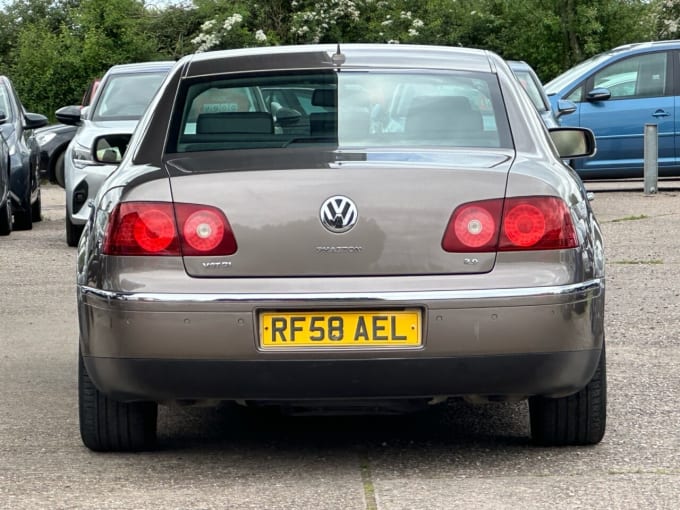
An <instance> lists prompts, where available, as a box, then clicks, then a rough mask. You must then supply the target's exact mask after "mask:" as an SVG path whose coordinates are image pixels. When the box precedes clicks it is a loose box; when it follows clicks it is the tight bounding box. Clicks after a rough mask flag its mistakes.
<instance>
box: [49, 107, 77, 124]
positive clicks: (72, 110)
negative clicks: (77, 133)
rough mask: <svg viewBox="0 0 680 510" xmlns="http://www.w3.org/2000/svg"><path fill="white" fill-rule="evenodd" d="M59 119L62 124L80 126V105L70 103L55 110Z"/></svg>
mask: <svg viewBox="0 0 680 510" xmlns="http://www.w3.org/2000/svg"><path fill="white" fill-rule="evenodd" d="M54 115H55V117H57V120H58V121H59V122H61V123H62V124H69V125H71V126H78V125H79V124H80V115H81V113H80V106H78V105H69V106H63V107H61V108H59V109H58V110H57V111H56V112H54Z"/></svg>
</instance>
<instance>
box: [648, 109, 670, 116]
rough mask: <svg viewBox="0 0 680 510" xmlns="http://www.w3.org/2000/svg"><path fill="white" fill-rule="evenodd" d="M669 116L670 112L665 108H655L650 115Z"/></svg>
mask: <svg viewBox="0 0 680 510" xmlns="http://www.w3.org/2000/svg"><path fill="white" fill-rule="evenodd" d="M670 116H671V114H670V113H668V112H667V111H665V110H657V111H655V112H654V113H652V117H670Z"/></svg>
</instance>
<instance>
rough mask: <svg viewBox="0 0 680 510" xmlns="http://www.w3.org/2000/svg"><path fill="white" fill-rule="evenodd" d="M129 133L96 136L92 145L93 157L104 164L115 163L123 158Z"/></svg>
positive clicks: (128, 141)
mask: <svg viewBox="0 0 680 510" xmlns="http://www.w3.org/2000/svg"><path fill="white" fill-rule="evenodd" d="M131 136H132V135H131V134H109V135H102V136H98V137H97V138H95V139H94V143H93V146H92V154H93V159H94V160H95V161H96V162H97V163H103V164H105V165H117V164H118V163H120V162H121V161H122V160H123V156H124V155H125V151H126V150H127V147H128V144H129V143H130V137H131Z"/></svg>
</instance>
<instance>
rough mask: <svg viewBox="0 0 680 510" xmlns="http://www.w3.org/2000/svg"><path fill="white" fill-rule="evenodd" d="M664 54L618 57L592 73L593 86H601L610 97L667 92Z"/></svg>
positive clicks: (640, 95) (636, 96) (653, 94)
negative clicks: (617, 60) (613, 62)
mask: <svg viewBox="0 0 680 510" xmlns="http://www.w3.org/2000/svg"><path fill="white" fill-rule="evenodd" d="M666 60H667V59H666V53H665V52H661V53H649V54H645V55H638V56H635V57H630V58H627V59H625V60H621V61H619V62H616V63H615V64H612V65H610V66H608V67H606V68H604V69H603V70H602V71H599V72H598V73H596V74H595V76H594V87H595V88H598V87H604V88H606V89H609V91H610V92H611V95H612V96H611V97H612V99H627V98H642V97H657V96H664V95H666V74H667V73H666Z"/></svg>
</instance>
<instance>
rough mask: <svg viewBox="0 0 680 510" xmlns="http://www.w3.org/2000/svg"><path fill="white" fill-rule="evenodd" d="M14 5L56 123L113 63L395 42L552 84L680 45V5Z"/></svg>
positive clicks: (34, 91) (31, 90)
mask: <svg viewBox="0 0 680 510" xmlns="http://www.w3.org/2000/svg"><path fill="white" fill-rule="evenodd" d="M167 1H168V0H13V1H12V0H10V1H9V2H8V3H7V5H6V6H5V8H4V10H3V11H0V72H1V73H4V74H8V75H9V76H10V78H11V79H12V80H13V82H14V83H15V85H16V87H17V89H18V91H19V93H20V95H21V97H22V100H23V101H24V103H25V104H26V106H27V107H28V108H29V109H31V110H34V111H38V112H41V113H45V114H47V115H50V116H51V115H52V114H53V112H54V110H55V109H56V108H59V107H60V106H63V105H66V104H70V103H76V102H77V101H78V100H79V99H80V97H81V95H82V92H83V91H84V89H85V88H86V86H87V84H88V82H89V81H90V80H91V79H92V78H94V77H97V76H101V75H102V74H103V73H104V72H105V71H106V69H108V67H110V66H111V65H113V64H119V63H126V62H134V61H145V60H158V59H178V58H180V57H182V56H184V55H186V54H189V53H192V52H195V51H210V50H216V49H227V48H240V47H248V46H266V45H278V44H306V43H313V42H341V43H342V42H385V43H392V44H397V43H400V44H404V43H415V44H436V45H451V46H470V47H477V48H486V49H489V50H492V51H495V52H497V53H498V54H500V55H501V56H502V57H504V58H508V59H521V60H525V61H527V62H528V63H529V64H531V65H532V66H533V67H534V68H535V69H536V70H537V72H538V73H539V75H540V76H541V78H543V79H544V80H548V79H550V78H552V77H554V76H555V75H557V74H558V73H560V72H562V71H563V70H565V69H567V68H569V67H571V66H572V65H574V64H576V63H578V62H579V61H581V60H583V59H585V58H587V57H589V56H591V55H594V54H596V53H599V52H601V51H605V50H607V49H610V48H612V47H615V46H617V45H620V44H624V43H630V42H636V41H645V40H653V39H668V38H672V37H677V36H678V32H679V31H680V28H679V24H680V0H524V1H522V2H518V1H513V0H265V1H262V2H252V1H248V0H193V3H192V0H174V1H173V3H171V4H168V3H167Z"/></svg>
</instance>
